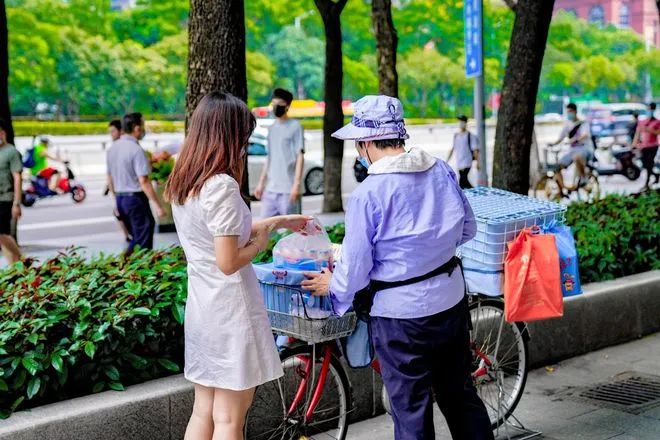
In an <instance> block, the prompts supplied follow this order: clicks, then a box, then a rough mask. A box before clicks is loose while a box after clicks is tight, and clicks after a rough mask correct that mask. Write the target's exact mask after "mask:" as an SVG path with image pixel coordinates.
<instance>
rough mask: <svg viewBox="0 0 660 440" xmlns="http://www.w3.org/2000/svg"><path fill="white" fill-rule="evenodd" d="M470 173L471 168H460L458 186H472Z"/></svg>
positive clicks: (467, 187) (468, 187)
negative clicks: (469, 177)
mask: <svg viewBox="0 0 660 440" xmlns="http://www.w3.org/2000/svg"><path fill="white" fill-rule="evenodd" d="M469 174H470V168H463V169H462V170H458V186H460V187H461V188H462V189H470V188H472V184H471V183H470V180H469V179H468V175H469Z"/></svg>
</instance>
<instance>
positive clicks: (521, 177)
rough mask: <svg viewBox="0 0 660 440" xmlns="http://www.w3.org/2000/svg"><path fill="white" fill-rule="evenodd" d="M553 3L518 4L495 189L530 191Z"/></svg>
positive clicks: (498, 140) (533, 0) (538, 0)
mask: <svg viewBox="0 0 660 440" xmlns="http://www.w3.org/2000/svg"><path fill="white" fill-rule="evenodd" d="M553 6H554V0H520V1H518V2H517V3H516V18H515V21H514V23H513V32H512V34H511V44H510V47H509V55H508V58H507V65H506V71H505V74H504V84H503V86H502V98H501V105H500V110H499V115H498V118H497V129H496V131H495V152H494V158H493V186H495V187H497V188H502V189H506V190H509V191H513V192H517V193H520V194H527V193H528V191H529V155H530V146H531V143H532V132H533V130H534V106H535V104H536V94H537V92H538V88H539V79H540V76H541V65H542V64H543V55H544V53H545V45H546V42H547V39H548V31H549V29H550V20H551V18H552V9H553Z"/></svg>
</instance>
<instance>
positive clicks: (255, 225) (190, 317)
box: [166, 92, 309, 440]
mask: <svg viewBox="0 0 660 440" xmlns="http://www.w3.org/2000/svg"><path fill="white" fill-rule="evenodd" d="M254 127H255V120H254V117H253V116H252V114H251V113H250V111H249V109H248V108H247V106H246V105H245V104H244V103H243V102H242V101H241V100H240V99H238V98H236V97H234V96H232V95H230V94H227V93H221V92H214V93H210V94H209V95H207V96H206V97H204V98H203V99H202V100H201V102H200V103H199V105H198V106H197V108H196V109H195V112H194V113H193V116H192V118H191V120H190V127H189V131H188V135H187V137H186V140H185V143H184V145H183V148H182V150H181V153H180V156H179V159H178V161H177V163H176V166H175V167H174V170H173V171H172V174H171V176H170V178H169V181H168V184H167V190H166V196H167V197H168V199H169V200H170V201H171V202H172V212H173V214H174V221H175V223H176V228H177V231H178V235H179V239H180V241H181V245H182V246H183V249H184V251H185V254H186V259H187V261H188V300H187V304H186V315H185V324H184V330H185V369H184V375H185V377H186V379H188V380H190V381H191V382H193V383H194V384H195V403H194V406H193V414H192V416H191V418H190V422H189V423H188V429H187V430H186V437H185V438H186V440H207V439H208V440H211V439H213V440H235V439H237V440H239V439H242V438H243V425H244V422H245V416H246V414H247V410H248V409H249V407H250V405H251V403H252V398H253V395H254V389H255V387H257V386H258V385H261V384H263V383H265V382H268V381H271V380H274V379H277V378H278V377H280V376H282V374H283V372H282V366H281V364H280V359H279V355H278V352H277V348H276V347H275V343H274V341H273V336H272V333H271V330H270V324H269V321H268V316H267V314H266V310H265V307H264V303H263V299H262V297H261V293H260V291H259V285H258V283H257V279H256V276H255V274H254V271H253V270H252V266H251V264H250V263H251V261H252V260H253V259H254V257H255V256H256V255H257V254H258V253H259V252H261V251H263V250H264V249H265V248H266V246H267V245H268V238H269V234H270V232H272V231H273V230H274V229H279V228H287V229H291V230H300V229H302V228H303V227H304V225H305V223H306V222H307V220H309V218H308V217H303V216H285V217H274V218H270V219H266V220H261V221H257V222H252V216H251V214H250V210H249V209H248V207H247V205H246V204H245V202H244V200H243V198H242V196H241V193H240V189H239V184H238V182H240V181H241V178H242V175H243V171H244V158H245V154H246V147H247V143H248V139H249V137H250V135H251V133H252V131H253V130H254Z"/></svg>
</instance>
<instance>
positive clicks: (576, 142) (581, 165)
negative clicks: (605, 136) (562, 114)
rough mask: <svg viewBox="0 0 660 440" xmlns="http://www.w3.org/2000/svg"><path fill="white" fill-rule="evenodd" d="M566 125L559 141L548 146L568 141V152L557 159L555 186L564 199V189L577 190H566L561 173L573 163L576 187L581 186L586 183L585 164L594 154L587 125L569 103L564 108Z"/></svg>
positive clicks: (575, 107)
mask: <svg viewBox="0 0 660 440" xmlns="http://www.w3.org/2000/svg"><path fill="white" fill-rule="evenodd" d="M566 116H567V119H568V121H567V123H566V125H564V128H563V129H562V131H561V133H560V134H559V139H557V141H556V142H551V143H549V144H548V146H550V147H552V146H555V145H557V144H559V143H561V142H562V141H563V140H564V139H568V143H569V144H570V146H571V147H570V150H569V151H568V153H566V154H565V155H564V156H562V158H561V159H559V171H558V172H557V184H558V185H559V190H560V191H561V193H562V195H563V196H564V197H566V193H565V192H564V189H569V190H575V189H577V188H568V187H567V186H566V185H565V184H564V178H563V175H562V171H563V170H565V169H566V168H568V167H569V166H571V164H572V163H575V169H576V170H577V175H578V180H577V182H578V183H577V186H580V185H583V184H584V183H585V181H586V179H585V175H586V167H587V164H588V163H589V162H590V161H592V160H593V158H594V152H593V148H592V147H591V145H589V144H590V142H591V141H590V137H591V136H590V134H589V124H587V123H586V121H582V120H580V119H579V118H578V116H577V106H576V105H575V104H573V103H570V104H568V105H567V106H566Z"/></svg>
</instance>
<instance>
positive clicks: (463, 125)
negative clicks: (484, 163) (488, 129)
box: [447, 115, 479, 189]
mask: <svg viewBox="0 0 660 440" xmlns="http://www.w3.org/2000/svg"><path fill="white" fill-rule="evenodd" d="M457 119H458V127H459V131H458V133H456V134H454V142H453V145H452V146H451V151H449V156H448V157H447V162H449V160H450V159H451V157H452V156H453V155H454V153H456V168H458V176H459V179H458V184H459V185H460V187H461V188H462V189H467V188H472V184H471V183H470V180H469V179H468V176H469V175H470V170H471V169H472V162H473V161H477V170H478V169H479V138H478V137H477V136H476V135H474V134H473V133H471V132H470V131H468V129H467V122H468V118H467V116H465V115H460V116H459V117H458V118H457Z"/></svg>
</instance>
